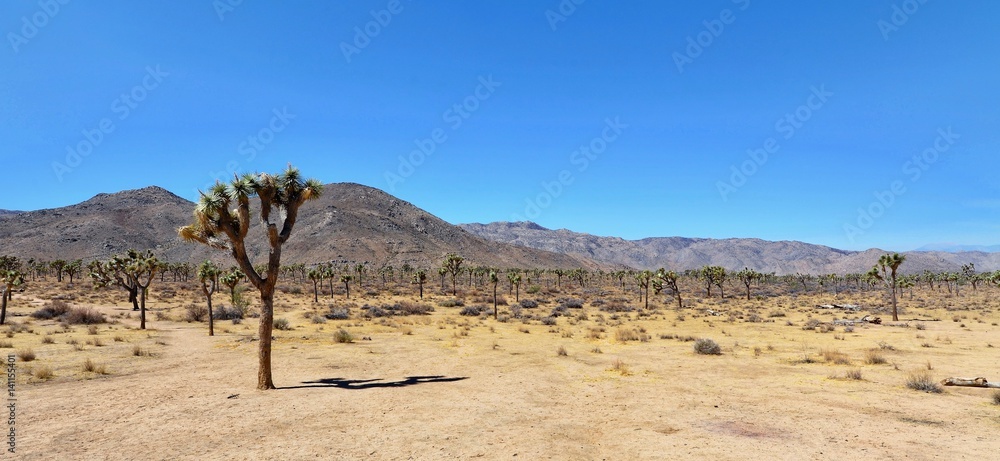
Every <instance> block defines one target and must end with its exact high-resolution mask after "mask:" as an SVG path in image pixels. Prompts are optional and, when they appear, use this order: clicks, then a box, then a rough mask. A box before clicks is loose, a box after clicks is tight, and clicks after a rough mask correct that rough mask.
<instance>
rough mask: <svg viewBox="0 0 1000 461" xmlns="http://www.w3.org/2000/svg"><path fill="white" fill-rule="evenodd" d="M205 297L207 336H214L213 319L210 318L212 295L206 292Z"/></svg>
mask: <svg viewBox="0 0 1000 461" xmlns="http://www.w3.org/2000/svg"><path fill="white" fill-rule="evenodd" d="M205 297H206V298H208V335H209V336H215V319H214V318H213V316H212V294H211V293H208V292H206V293H205Z"/></svg>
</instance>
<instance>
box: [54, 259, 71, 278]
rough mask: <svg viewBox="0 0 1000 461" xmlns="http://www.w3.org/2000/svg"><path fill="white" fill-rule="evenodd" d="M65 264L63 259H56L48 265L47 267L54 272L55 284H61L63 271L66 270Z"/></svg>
mask: <svg viewBox="0 0 1000 461" xmlns="http://www.w3.org/2000/svg"><path fill="white" fill-rule="evenodd" d="M66 264H68V263H67V262H66V260H64V259H57V260H55V261H52V262H50V263H49V267H51V268H52V270H54V271H56V281H57V282H62V276H63V271H65V270H66Z"/></svg>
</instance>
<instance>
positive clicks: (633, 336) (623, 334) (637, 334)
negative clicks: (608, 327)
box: [615, 328, 649, 343]
mask: <svg viewBox="0 0 1000 461" xmlns="http://www.w3.org/2000/svg"><path fill="white" fill-rule="evenodd" d="M615 340H616V341H619V342H623V343H624V342H628V341H641V342H647V341H649V335H648V334H646V333H645V332H643V331H641V330H638V329H636V328H619V329H617V330H615Z"/></svg>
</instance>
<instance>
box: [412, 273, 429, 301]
mask: <svg viewBox="0 0 1000 461" xmlns="http://www.w3.org/2000/svg"><path fill="white" fill-rule="evenodd" d="M426 281H427V271H425V270H423V269H420V270H418V271H416V272H414V273H413V283H416V284H417V285H419V286H420V299H424V282H426Z"/></svg>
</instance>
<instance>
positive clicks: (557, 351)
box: [556, 346, 569, 357]
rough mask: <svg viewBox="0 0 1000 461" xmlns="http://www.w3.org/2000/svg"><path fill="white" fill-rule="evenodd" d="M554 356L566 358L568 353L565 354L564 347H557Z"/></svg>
mask: <svg viewBox="0 0 1000 461" xmlns="http://www.w3.org/2000/svg"><path fill="white" fill-rule="evenodd" d="M556 355H558V356H559V357H566V356H568V355H569V353H568V352H566V348H565V347H563V346H559V349H558V350H556Z"/></svg>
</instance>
